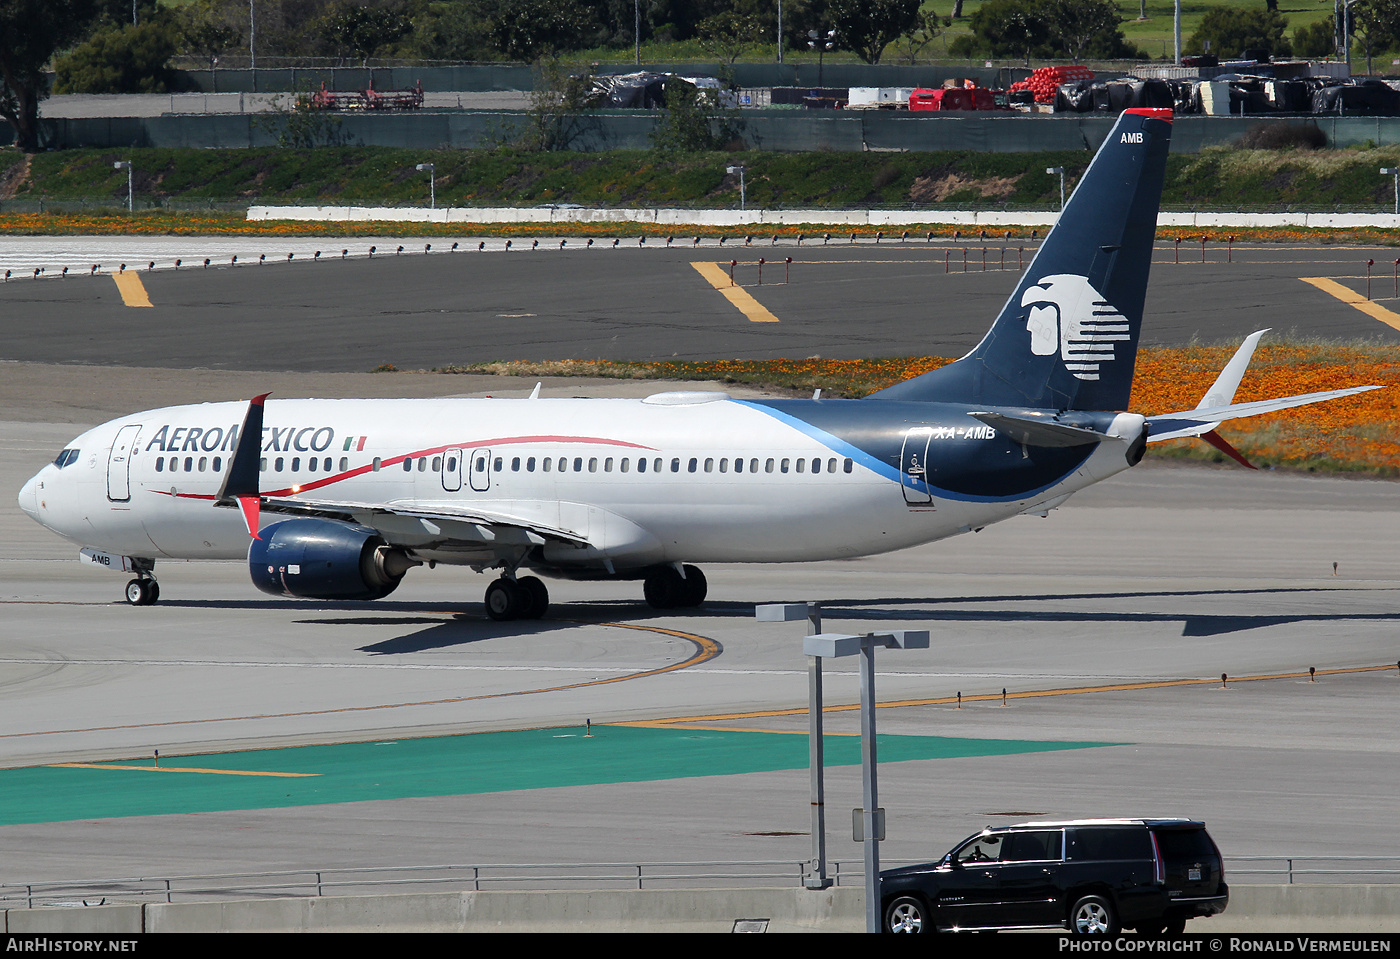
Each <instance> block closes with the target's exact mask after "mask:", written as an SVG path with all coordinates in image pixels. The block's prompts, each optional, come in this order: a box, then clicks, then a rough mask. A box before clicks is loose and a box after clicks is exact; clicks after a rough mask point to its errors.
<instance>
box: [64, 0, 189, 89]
mask: <svg viewBox="0 0 1400 959" xmlns="http://www.w3.org/2000/svg"><path fill="white" fill-rule="evenodd" d="M176 38H177V33H176V30H175V28H174V26H173V25H172V24H171V21H170V18H169V17H168V16H157V17H156V18H154V19H152V20H148V21H146V22H145V23H141V24H138V25H137V26H134V27H133V26H131V25H130V24H128V25H127V26H124V27H108V28H107V29H105V30H99V31H97V32H96V33H94V34H93V35H92V36H91V37H89V38H88V40H87V41H86V42H85V43H83V44H81V45H80V46H78V47H75V48H74V49H73V51H72V52H71V53H69V54H67V55H65V56H62V57H59V58H58V59H57V60H55V61H54V74H55V79H54V86H53V89H54V92H55V93H165V92H166V91H168V90H170V89H171V87H172V85H173V84H174V80H175V72H174V71H173V70H171V69H170V58H171V57H173V56H174V55H175V46H176Z"/></svg>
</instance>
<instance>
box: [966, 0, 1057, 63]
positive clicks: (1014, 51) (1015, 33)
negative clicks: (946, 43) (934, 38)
mask: <svg viewBox="0 0 1400 959" xmlns="http://www.w3.org/2000/svg"><path fill="white" fill-rule="evenodd" d="M968 25H969V26H970V27H971V28H972V36H970V37H968V36H963V37H959V38H958V39H957V40H955V41H953V46H952V48H951V52H952V53H953V55H954V56H969V57H970V56H973V55H975V54H976V53H978V52H979V51H983V50H984V51H986V52H987V53H990V54H991V55H992V56H997V57H1019V58H1021V59H1023V60H1025V61H1026V63H1027V64H1029V63H1030V61H1031V57H1032V56H1033V55H1035V54H1036V53H1038V52H1039V53H1045V54H1049V53H1050V47H1049V43H1050V25H1049V24H1048V23H1046V21H1045V15H1044V10H1043V8H1042V5H1041V4H1039V3H1036V2H1034V0H1032V2H1029V3H1028V2H1026V0H990V2H988V3H984V4H982V6H981V7H980V8H979V9H978V10H977V12H976V13H974V14H973V15H972V16H971V18H969V20H968Z"/></svg>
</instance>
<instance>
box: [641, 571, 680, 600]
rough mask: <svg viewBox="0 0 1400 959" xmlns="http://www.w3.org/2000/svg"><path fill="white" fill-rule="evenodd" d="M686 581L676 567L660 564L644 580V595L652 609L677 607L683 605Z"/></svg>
mask: <svg viewBox="0 0 1400 959" xmlns="http://www.w3.org/2000/svg"><path fill="white" fill-rule="evenodd" d="M684 590H685V581H684V580H683V579H681V574H680V573H678V572H676V570H675V568H674V567H671V566H660V567H657V568H656V569H653V570H652V571H651V572H650V573H647V576H646V579H644V580H642V595H643V596H645V597H646V601H647V605H648V606H650V607H651V608H652V609H675V608H676V607H677V606H681V605H683V603H682V602H681V599H682V597H683V596H684V595H685V593H684Z"/></svg>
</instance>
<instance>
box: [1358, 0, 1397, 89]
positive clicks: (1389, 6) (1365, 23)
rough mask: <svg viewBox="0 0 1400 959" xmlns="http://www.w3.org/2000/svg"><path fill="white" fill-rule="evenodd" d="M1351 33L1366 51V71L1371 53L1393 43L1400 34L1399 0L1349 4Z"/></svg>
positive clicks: (1367, 0)
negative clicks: (1351, 24)
mask: <svg viewBox="0 0 1400 959" xmlns="http://www.w3.org/2000/svg"><path fill="white" fill-rule="evenodd" d="M1351 15H1352V22H1353V28H1352V29H1353V35H1354V36H1355V37H1356V39H1358V40H1360V41H1361V49H1363V50H1365V51H1366V72H1367V73H1370V72H1371V55H1372V54H1373V53H1374V52H1376V51H1377V50H1384V49H1385V48H1386V47H1387V46H1390V45H1391V44H1393V43H1394V42H1395V40H1396V35H1397V34H1400V0H1357V2H1356V3H1353V4H1352V5H1351Z"/></svg>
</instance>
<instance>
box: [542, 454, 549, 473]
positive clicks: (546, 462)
mask: <svg viewBox="0 0 1400 959" xmlns="http://www.w3.org/2000/svg"><path fill="white" fill-rule="evenodd" d="M549 462H550V458H549V457H548V456H546V457H545V458H544V462H542V463H541V464H540V471H541V472H544V473H548V472H549Z"/></svg>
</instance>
